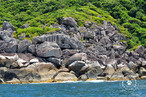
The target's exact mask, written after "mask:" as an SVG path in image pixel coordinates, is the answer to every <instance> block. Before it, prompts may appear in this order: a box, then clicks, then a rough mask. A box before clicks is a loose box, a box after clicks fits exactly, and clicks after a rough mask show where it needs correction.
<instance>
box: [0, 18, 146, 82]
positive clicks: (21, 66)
mask: <svg viewBox="0 0 146 97" xmlns="http://www.w3.org/2000/svg"><path fill="white" fill-rule="evenodd" d="M26 26H28V25H26ZM50 27H52V28H60V30H57V31H54V32H51V33H49V34H45V35H42V36H37V37H34V38H33V40H32V42H31V41H29V40H27V39H24V40H18V39H16V38H14V37H13V32H14V31H15V30H16V29H15V27H14V26H12V24H10V23H9V22H6V21H5V22H4V23H3V27H2V28H1V29H0V80H1V82H3V83H4V82H6V83H7V82H8V83H15V82H16V83H24V82H28V83H29V82H36V81H37V82H41V81H46V82H50V81H51V82H55V81H68V80H72V81H75V80H87V79H100V78H102V79H105V80H122V79H123V78H129V79H131V78H135V79H137V78H146V48H145V47H143V46H139V48H138V49H136V50H135V51H126V48H127V46H126V45H127V44H126V37H125V36H124V35H122V34H121V33H118V30H117V28H115V26H113V25H112V24H111V23H109V22H107V21H104V22H103V24H102V25H97V24H96V23H94V22H89V21H86V22H85V24H84V27H78V25H77V22H76V20H75V19H74V18H71V17H68V18H63V19H62V20H61V21H60V25H59V24H53V25H51V26H50ZM23 28H25V27H23ZM24 38H25V37H24Z"/></svg>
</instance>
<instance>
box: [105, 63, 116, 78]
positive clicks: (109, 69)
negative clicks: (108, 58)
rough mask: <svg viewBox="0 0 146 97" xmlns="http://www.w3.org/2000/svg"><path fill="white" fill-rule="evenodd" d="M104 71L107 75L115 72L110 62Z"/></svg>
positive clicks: (109, 75)
mask: <svg viewBox="0 0 146 97" xmlns="http://www.w3.org/2000/svg"><path fill="white" fill-rule="evenodd" d="M104 73H105V74H106V75H107V77H111V76H112V74H114V73H115V69H114V67H113V66H112V65H111V64H107V66H106V69H105V71H104Z"/></svg>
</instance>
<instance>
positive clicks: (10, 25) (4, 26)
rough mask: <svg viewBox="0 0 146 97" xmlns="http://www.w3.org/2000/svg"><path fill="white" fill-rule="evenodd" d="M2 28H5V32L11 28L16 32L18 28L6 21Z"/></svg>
mask: <svg viewBox="0 0 146 97" xmlns="http://www.w3.org/2000/svg"><path fill="white" fill-rule="evenodd" d="M2 28H3V30H7V29H9V28H11V29H12V30H13V31H15V30H16V28H15V27H14V26H13V25H12V24H11V23H9V22H8V21H4V23H3V27H2Z"/></svg>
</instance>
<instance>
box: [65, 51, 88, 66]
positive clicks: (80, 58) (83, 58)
mask: <svg viewBox="0 0 146 97" xmlns="http://www.w3.org/2000/svg"><path fill="white" fill-rule="evenodd" d="M86 60H87V55H86V54H85V53H76V54H74V55H73V56H71V57H70V58H69V59H67V62H66V64H65V66H67V67H68V66H69V65H70V64H71V63H73V62H74V61H86Z"/></svg>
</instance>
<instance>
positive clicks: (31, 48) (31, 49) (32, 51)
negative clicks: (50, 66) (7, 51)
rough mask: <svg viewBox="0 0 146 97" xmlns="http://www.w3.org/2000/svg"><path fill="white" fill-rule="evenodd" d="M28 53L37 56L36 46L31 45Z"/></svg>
mask: <svg viewBox="0 0 146 97" xmlns="http://www.w3.org/2000/svg"><path fill="white" fill-rule="evenodd" d="M28 52H30V53H32V54H34V55H35V54H36V46H35V45H34V44H32V45H30V46H29V47H28Z"/></svg>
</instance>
